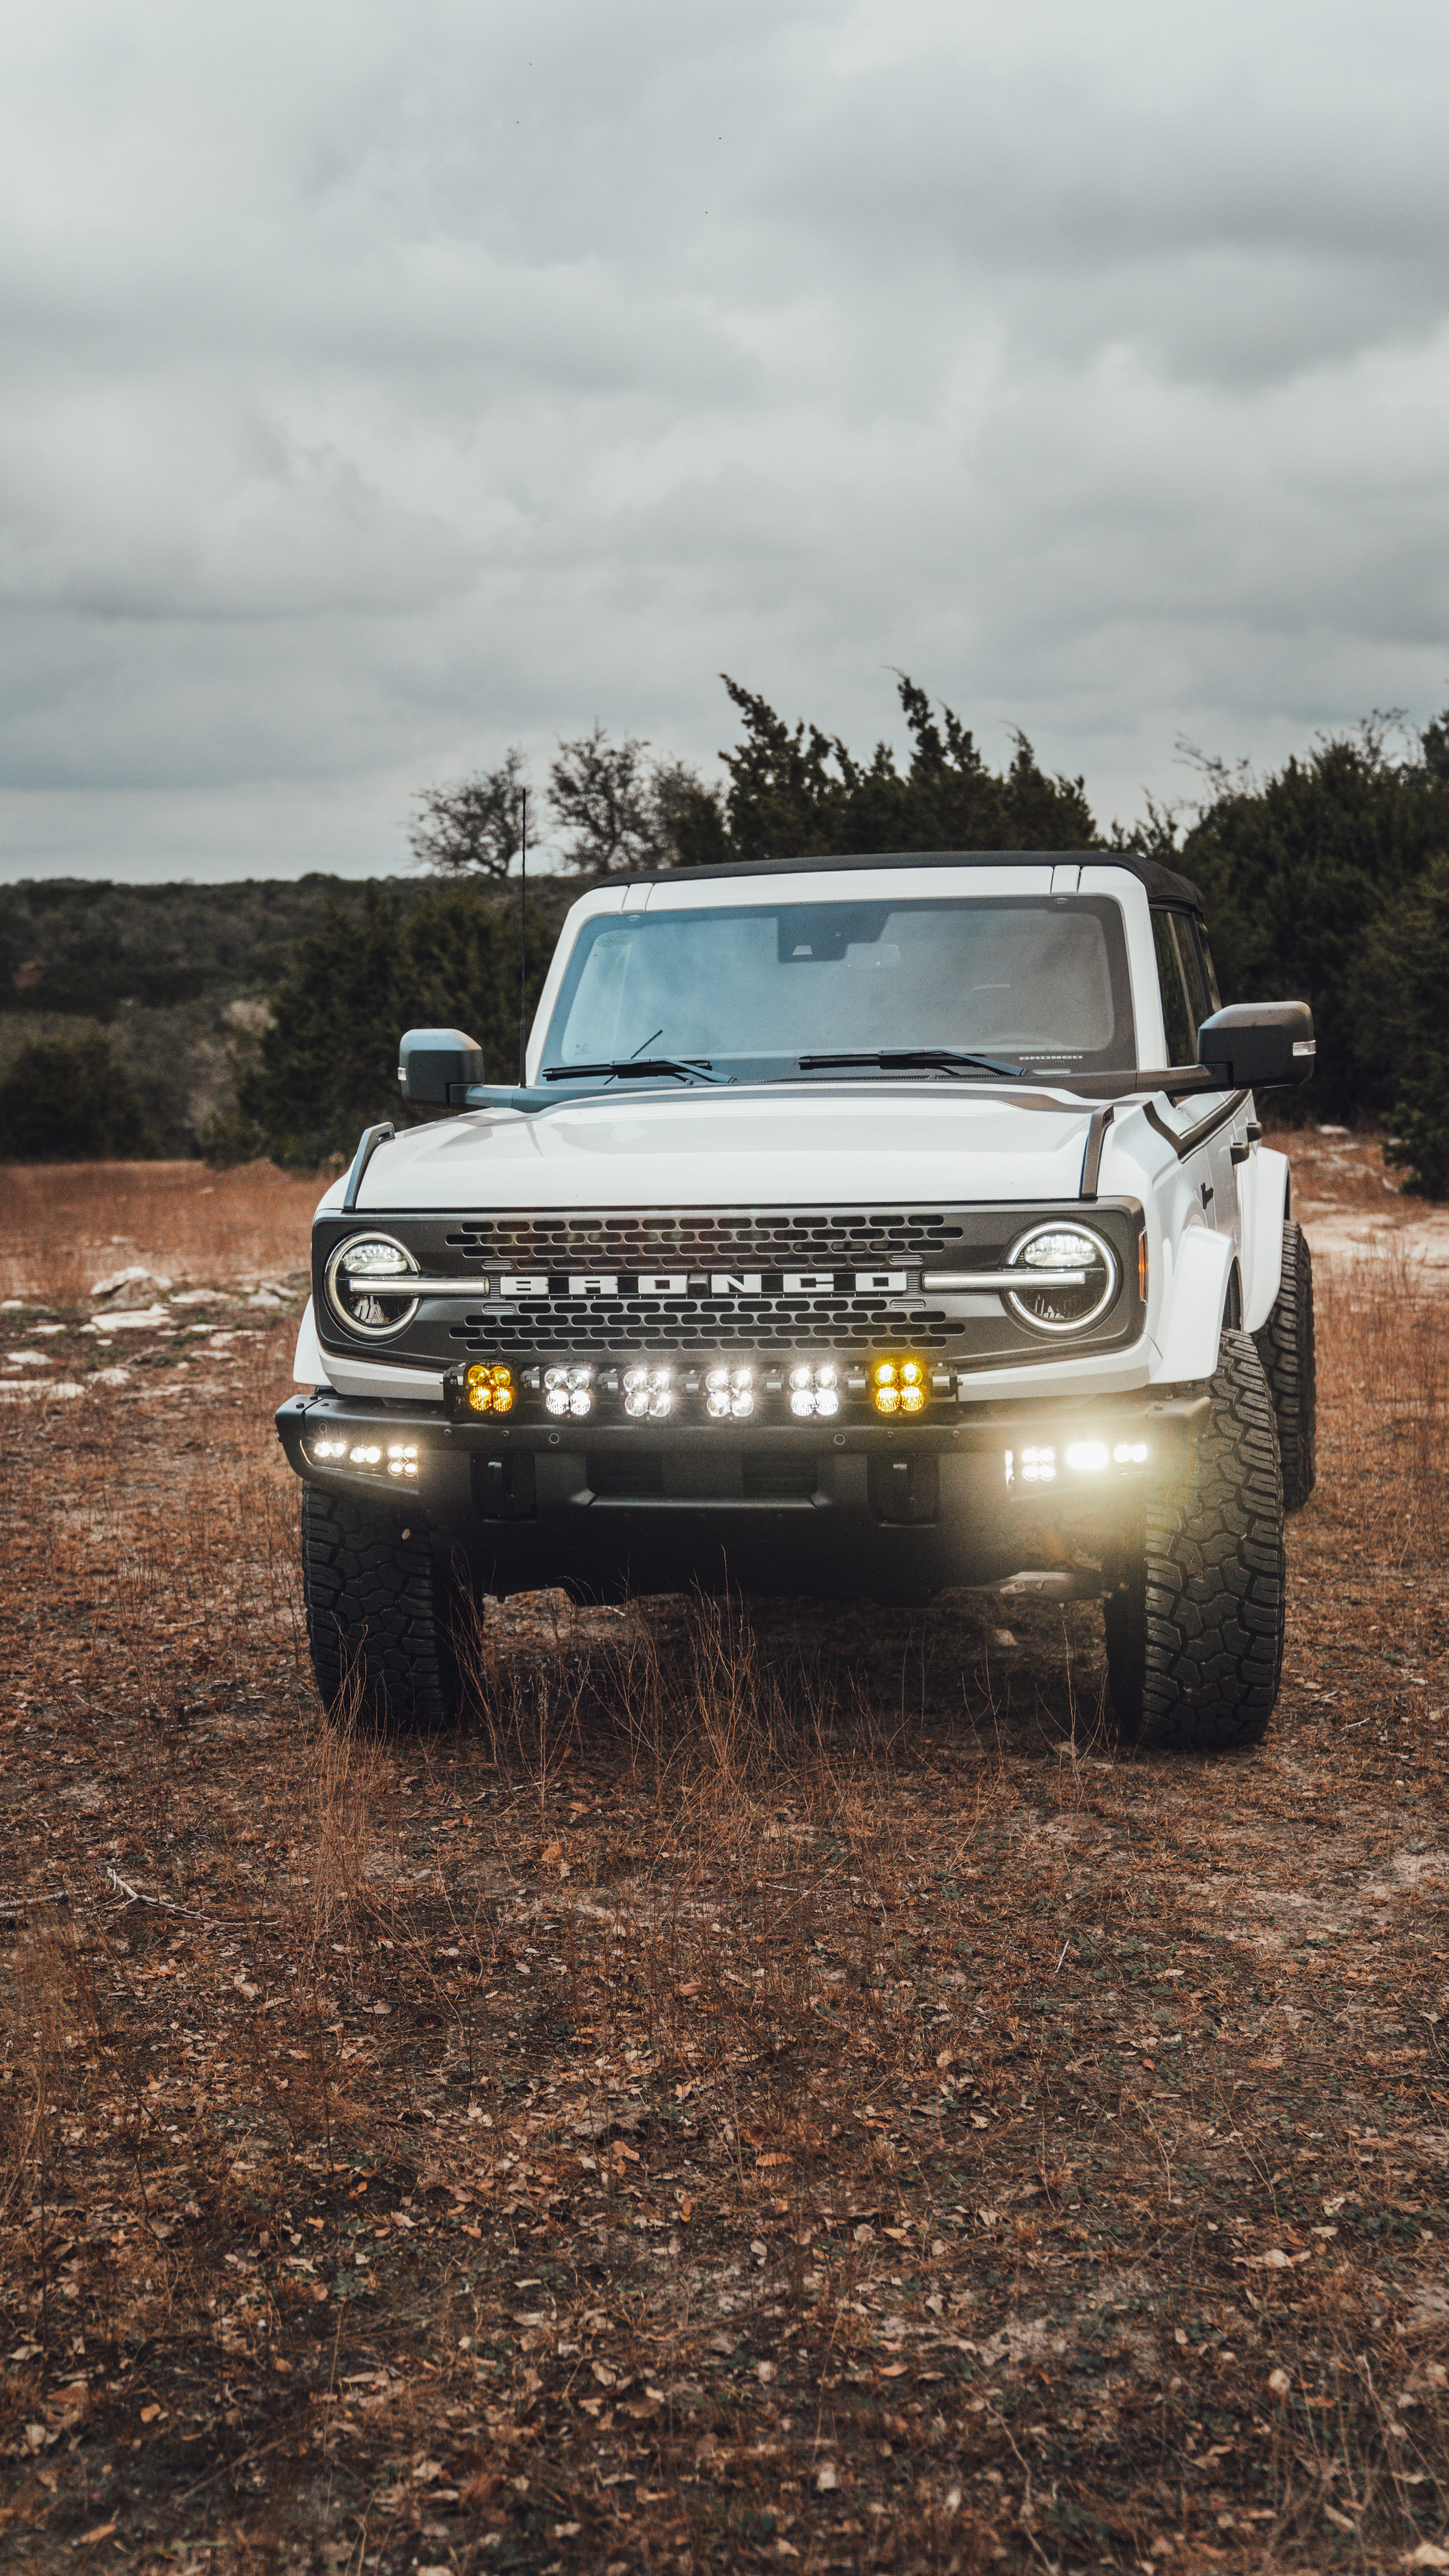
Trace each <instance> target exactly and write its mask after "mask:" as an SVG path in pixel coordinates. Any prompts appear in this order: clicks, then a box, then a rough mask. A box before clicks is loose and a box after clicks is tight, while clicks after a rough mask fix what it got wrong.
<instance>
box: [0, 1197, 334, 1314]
mask: <svg viewBox="0 0 1449 2576" xmlns="http://www.w3.org/2000/svg"><path fill="white" fill-rule="evenodd" d="M322 1187H323V1184H322V1182H321V1181H320V1180H319V1179H318V1178H316V1177H315V1176H313V1175H310V1174H305V1175H304V1174H300V1173H297V1172H281V1171H278V1170H277V1169H276V1167H275V1165H274V1164H271V1163H249V1164H247V1165H245V1166H244V1167H243V1168H242V1169H241V1170H238V1171H232V1172H214V1171H211V1170H209V1169H208V1167H207V1166H206V1164H205V1163H107V1164H105V1165H96V1164H91V1163H55V1164H49V1163H6V1164H0V1296H5V1297H23V1298H26V1299H28V1300H33V1301H34V1302H35V1303H37V1304H43V1305H50V1306H65V1305H78V1304H79V1303H80V1302H81V1301H82V1299H83V1298H85V1297H86V1296H88V1295H89V1292H90V1289H91V1286H92V1284H93V1282H94V1281H95V1280H97V1279H100V1278H104V1277H107V1276H108V1275H109V1274H110V1273H111V1272H112V1271H115V1270H121V1269H124V1268H126V1267H127V1266H128V1265H130V1264H132V1263H137V1264H141V1265H142V1266H144V1267H145V1268H146V1269H148V1270H156V1271H159V1272H160V1273H161V1274H162V1275H163V1276H164V1277H167V1278H172V1279H175V1280H176V1281H177V1283H178V1284H180V1283H181V1282H182V1281H187V1280H190V1281H195V1282H196V1283H197V1284H198V1285H212V1284H218V1285H220V1284H227V1285H231V1284H234V1283H240V1284H242V1285H244V1286H246V1287H253V1286H255V1284H256V1282H257V1280H258V1279H259V1278H263V1277H274V1276H281V1277H285V1276H286V1275H287V1273H288V1272H289V1271H294V1270H297V1269H298V1268H305V1266H306V1263H307V1258H308V1244H309V1238H310V1230H311V1223H312V1211H313V1209H314V1207H315V1206H316V1204H317V1200H318V1198H319V1196H320V1195H321V1190H322Z"/></svg>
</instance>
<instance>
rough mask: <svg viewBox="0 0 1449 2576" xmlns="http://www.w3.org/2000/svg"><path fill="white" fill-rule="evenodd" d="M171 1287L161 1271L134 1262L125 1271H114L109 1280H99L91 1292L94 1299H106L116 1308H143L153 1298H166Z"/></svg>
mask: <svg viewBox="0 0 1449 2576" xmlns="http://www.w3.org/2000/svg"><path fill="white" fill-rule="evenodd" d="M170 1286H171V1282H170V1280H169V1279H167V1278H166V1277H164V1276H163V1274H162V1273H161V1272H160V1271H159V1270H147V1269H146V1268H145V1266H144V1264H142V1263H141V1262H139V1261H133V1262H131V1263H130V1265H129V1267H128V1268H127V1269H125V1270H113V1271H112V1272H111V1274H110V1277H109V1278H108V1279H98V1280H97V1281H96V1283H95V1286H94V1287H93V1288H92V1290H91V1295H92V1296H93V1297H104V1298H106V1299H107V1300H108V1302H109V1303H111V1304H112V1305H116V1306H142V1305H146V1304H148V1303H149V1302H150V1300H151V1299H152V1298H153V1297H164V1296H165V1295H166V1293H167V1291H168V1289H169V1288H170Z"/></svg>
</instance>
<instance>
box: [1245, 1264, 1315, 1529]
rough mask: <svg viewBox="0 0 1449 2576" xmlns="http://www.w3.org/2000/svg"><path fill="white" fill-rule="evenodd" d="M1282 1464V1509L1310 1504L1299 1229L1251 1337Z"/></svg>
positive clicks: (1305, 1294)
mask: <svg viewBox="0 0 1449 2576" xmlns="http://www.w3.org/2000/svg"><path fill="white" fill-rule="evenodd" d="M1253 1339H1254V1341H1255V1343H1256V1344H1257V1348H1258V1357H1259V1359H1260V1360H1261V1361H1262V1363H1263V1375H1264V1377H1265V1378H1266V1379H1267V1381H1268V1393H1269V1394H1270V1395H1271V1397H1272V1399H1273V1412H1274V1415H1275V1417H1276V1419H1277V1424H1278V1449H1279V1454H1280V1456H1281V1458H1282V1461H1283V1508H1284V1510H1285V1511H1289V1512H1296V1511H1298V1510H1299V1509H1300V1507H1301V1506H1302V1505H1303V1504H1304V1503H1306V1502H1307V1500H1308V1497H1309V1495H1310V1494H1311V1493H1312V1491H1313V1487H1314V1483H1315V1481H1316V1478H1317V1475H1318V1362H1317V1354H1316V1352H1315V1348H1314V1336H1313V1259H1312V1255H1311V1254H1310V1252H1309V1249H1308V1241H1307V1237H1306V1236H1305V1234H1304V1232H1303V1228H1302V1226H1301V1225H1294V1224H1293V1223H1292V1221H1291V1219H1290V1220H1289V1222H1288V1223H1287V1224H1286V1225H1285V1226H1284V1228H1283V1275H1282V1279H1281V1281H1280V1283H1279V1288H1278V1294H1277V1297H1276V1298H1275V1300H1274V1302H1273V1308H1272V1312H1271V1313H1270V1315H1269V1317H1268V1320H1267V1322H1266V1324H1264V1325H1263V1327H1262V1329H1261V1331H1259V1332H1256V1333H1255V1334H1254V1335H1253Z"/></svg>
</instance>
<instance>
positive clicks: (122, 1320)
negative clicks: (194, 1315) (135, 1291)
mask: <svg viewBox="0 0 1449 2576" xmlns="http://www.w3.org/2000/svg"><path fill="white" fill-rule="evenodd" d="M91 1320H92V1322H93V1323H97V1324H104V1325H105V1327H106V1329H107V1331H108V1332H111V1333H148V1332H157V1331H161V1332H167V1333H174V1332H175V1330H176V1327H175V1325H174V1324H173V1323H172V1321H171V1317H170V1315H169V1313H168V1312H167V1310H166V1308H165V1307H164V1306H143V1307H141V1308H140V1309H139V1310H131V1311H129V1312H127V1313H125V1314H120V1315H118V1314H116V1313H114V1312H113V1310H112V1309H111V1308H110V1307H107V1309H106V1311H105V1313H104V1314H103V1315H96V1316H93V1317H92V1319H91Z"/></svg>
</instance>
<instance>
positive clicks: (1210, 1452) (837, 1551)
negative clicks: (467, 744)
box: [278, 851, 1314, 1751]
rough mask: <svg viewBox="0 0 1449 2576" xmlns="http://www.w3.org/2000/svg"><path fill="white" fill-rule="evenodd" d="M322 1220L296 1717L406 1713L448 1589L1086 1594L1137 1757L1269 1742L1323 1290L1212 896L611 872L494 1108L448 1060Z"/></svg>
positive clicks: (415, 1706) (1269, 1021)
mask: <svg viewBox="0 0 1449 2576" xmlns="http://www.w3.org/2000/svg"><path fill="white" fill-rule="evenodd" d="M401 1058H402V1060H401V1064H400V1066H399V1079H400V1081H401V1084H402V1088H403V1091H404V1093H405V1095H406V1097H407V1099H408V1100H409V1102H411V1103H417V1104H421V1105H424V1106H427V1107H431V1108H433V1109H435V1110H437V1111H439V1112H441V1113H442V1115H441V1116H439V1117H437V1118H436V1119H434V1120H433V1121H432V1122H430V1123H426V1124H420V1125H417V1126H414V1127H411V1128H409V1129H408V1130H407V1131H406V1132H405V1133H402V1134H395V1133H394V1131H393V1128H392V1127H391V1126H389V1125H380V1126H375V1127H370V1128H369V1129H368V1130H367V1132H366V1134H365V1135H364V1136H363V1138H362V1142H361V1144H360V1145H359V1147H358V1151H357V1155H356V1158H355V1160H354V1162H353V1164H352V1168H351V1170H350V1172H349V1173H348V1174H347V1176H346V1178H345V1179H344V1180H339V1181H337V1182H336V1183H335V1184H334V1185H333V1187H332V1188H330V1189H329V1190H328V1191H327V1193H326V1195H325V1196H324V1198H323V1199H322V1202H321V1204H320V1206H319V1208H318V1210H317V1215H316V1220H315V1224H314V1228H313V1249H312V1298H311V1303H310V1305H309V1307H308V1309H307V1313H306V1315H305V1317H304V1319H303V1324H302V1330H301V1335H300V1339H299V1341H298V1345H297V1357H296V1365H295V1374H296V1377H297V1380H298V1382H299V1383H300V1384H301V1385H302V1386H303V1387H305V1388H306V1389H307V1390H308V1391H307V1392H306V1393H305V1394H303V1395H300V1396H297V1397H294V1398H293V1399H292V1400H291V1401H290V1402H289V1403H287V1404H285V1405H284V1406H283V1407H282V1410H281V1412H280V1414H279V1416H278V1427H279V1430H280V1432H281V1436H282V1440H283V1442H284V1444H285V1448H286V1452H287V1456H288V1458H289V1459H290V1461H291V1463H292V1465H293V1466H294V1467H295V1469H296V1471H297V1473H298V1475H299V1476H300V1477H301V1479H302V1553H303V1566H304V1580H305V1592H306V1608H307V1624H308V1636H309V1639H310V1643H311V1651H312V1658H313V1664H314V1667H315V1670H316V1675H317V1680H318V1684H319V1686H320V1689H321V1692H322V1695H323V1698H324V1701H326V1702H327V1703H328V1704H329V1705H335V1704H336V1703H337V1702H338V1701H339V1699H340V1698H342V1697H343V1696H344V1695H346V1694H348V1693H350V1694H352V1696H353V1698H354V1700H355V1699H357V1698H358V1697H359V1696H360V1697H361V1699H362V1700H363V1701H364V1702H367V1703H370V1704H371V1705H372V1706H373V1707H374V1708H375V1709H376V1710H377V1712H378V1713H379V1714H381V1715H384V1716H388V1715H390V1716H392V1717H393V1718H396V1719H405V1718H414V1719H417V1720H421V1721H433V1722H436V1721H437V1720H439V1719H440V1718H442V1717H443V1716H444V1715H445V1714H446V1712H447V1710H448V1708H449V1706H450V1703H451V1702H452V1701H453V1699H454V1698H455V1696H456V1692H457V1688H458V1683H457V1674H456V1668H455V1663H454V1658H453V1654H452V1648H451V1643H450V1637H451V1631H452V1625H453V1623H452V1620H451V1617H450V1605H451V1604H452V1602H453V1600H454V1597H455V1595H456V1593H457V1590H458V1587H459V1586H464V1585H466V1586H468V1587H471V1589H472V1591H473V1592H474V1594H475V1595H481V1594H482V1593H484V1592H485V1591H486V1592H490V1593H493V1594H496V1595H504V1594H507V1593H510V1592H516V1591H520V1590H527V1589H533V1588H536V1587H539V1586H545V1585H549V1586H562V1587H564V1588H565V1589H566V1590H567V1591H569V1592H570V1593H571V1594H573V1595H574V1596H575V1597H576V1598H579V1599H589V1598H591V1599H610V1598H613V1599H618V1598H620V1597H621V1596H622V1595H623V1594H625V1593H626V1592H630V1591H633V1592H658V1591H662V1590H671V1591H673V1590H678V1589H680V1588H684V1587H687V1586H689V1585H691V1584H701V1585H704V1586H706V1587H719V1586H724V1585H729V1586H732V1587H734V1588H736V1589H737V1590H738V1591H739V1592H741V1593H744V1594H760V1593H776V1594H781V1593H783V1594H807V1593H808V1594H814V1595H817V1596H821V1595H824V1596H835V1597H844V1598H850V1599H858V1598H862V1597H865V1598H872V1599H875V1600H877V1601H884V1602H902V1603H906V1602H924V1601H929V1600H930V1599H931V1598H932V1597H933V1596H934V1595H935V1594H937V1593H939V1592H941V1591H942V1590H944V1589H945V1588H947V1587H949V1586H968V1587H971V1588H974V1589H977V1590H983V1591H995V1592H1006V1593H1020V1592H1022V1591H1025V1590H1035V1591H1038V1592H1042V1593H1046V1594H1049V1595H1053V1596H1057V1597H1061V1598H1071V1599H1082V1598H1099V1599H1101V1600H1102V1601H1103V1603H1104V1605H1105V1618H1106V1642H1107V1666H1108V1678H1109V1685H1110V1696H1111V1706H1112V1710H1113V1713H1114V1719H1115V1724H1116V1726H1117V1729H1118V1731H1119V1733H1120V1734H1121V1736H1122V1737H1123V1738H1125V1739H1129V1740H1132V1741H1137V1742H1143V1743H1151V1744H1156V1745H1172V1746H1180V1747H1185V1748H1195V1749H1198V1750H1202V1751H1211V1750H1216V1749H1218V1748H1221V1747H1226V1746H1230V1745H1242V1744H1249V1743H1252V1742H1254V1741H1256V1740H1257V1738H1258V1737H1259V1736H1261V1734H1262V1732H1263V1730H1264V1728H1265V1727H1266V1725H1267V1723H1268V1719H1269V1716H1270V1714H1271V1711H1272V1708H1273V1703H1274V1700H1275V1698H1276V1695H1277V1691H1278V1681H1279V1671H1280V1666H1281V1661H1282V1650H1283V1616H1284V1558H1283V1515H1284V1510H1285V1508H1287V1509H1292V1508H1293V1507H1294V1505H1296V1504H1298V1503H1301V1502H1302V1501H1303V1500H1304V1498H1305V1497H1306V1495H1307V1494H1308V1492H1309V1490H1310V1488H1311V1486H1312V1483H1313V1476H1314V1359H1313V1306H1312V1280H1311V1274H1310V1269H1309V1260H1308V1252H1307V1247H1306V1245H1305V1243H1304V1240H1303V1236H1302V1234H1301V1232H1300V1231H1299V1229H1298V1227H1297V1226H1296V1225H1295V1224H1293V1222H1292V1220H1291V1216H1290V1211H1289V1198H1288V1166H1287V1162H1286V1160H1285V1158H1284V1156H1283V1155H1282V1154H1278V1153H1274V1152H1272V1151H1270V1150H1269V1149H1268V1148H1267V1147H1265V1146H1264V1144H1263V1142H1262V1131H1261V1128H1260V1126H1259V1124H1258V1121H1257V1119H1256V1117H1255V1115H1254V1093H1255V1091H1262V1090H1265V1089H1270V1088H1280V1087H1284V1086H1287V1085H1292V1084H1296V1083H1299V1082H1303V1081H1305V1080H1306V1079H1307V1078H1308V1075H1309V1073H1310V1072H1311V1070H1312V1064H1313V1031H1312V1021H1311V1018H1310V1015H1309V1012H1308V1010H1307V1008H1306V1007H1305V1005H1304V1004H1302V1003H1301V1002H1278V1003H1271V1004H1253V1005H1240V1006H1238V1007H1235V1008H1231V1007H1230V1008H1228V1009H1226V1010H1225V1009H1223V1008H1222V1007H1221V1006H1220V1002H1219V996H1218V992H1217V987H1216V982H1215V979H1214V974H1213V965H1212V956H1211V952H1210V949H1209V946H1208V940H1207V932H1206V926H1205V923H1204V920H1203V907H1202V900H1201V897H1200V896H1199V894H1198V892H1197V889H1196V888H1195V887H1194V886H1192V885H1190V884H1189V883H1188V882H1187V880H1186V879H1185V878H1183V877H1180V876H1178V875H1175V874H1174V873H1173V872H1172V871H1170V870H1169V869H1167V868H1165V867H1162V866H1160V865H1158V864H1157V863H1156V862H1155V861H1151V860H1147V859H1138V858H1133V857H1130V856H1125V855H1121V854H1118V853H1115V852H1114V853H1112V854H1110V855H1108V854H1103V853H1100V852H1084V853H1082V854H1081V856H1080V857H1063V856H1061V855H1059V854H1056V853H1049V854H1045V855H1040V856H1038V855H1032V854H1030V853H1027V854H1021V853H1015V852H1013V853H1007V854H984V855H983V854H976V853H961V852H953V851H945V852H940V853H933V854H930V855H925V856H922V855H908V856H881V857H872V858H845V859H830V860H781V861H770V862H766V863H763V864H753V865H740V866H737V867H712V868H709V867H707V868H699V869H691V870H689V871H672V872H669V873H660V874H657V875H654V876H640V877H632V878H628V879H622V880H614V881H612V882H610V883H607V884H604V885H601V886H599V887H598V888H596V889H595V890H594V891H593V892H592V893H589V894H586V895H585V896H584V897H583V898H582V900H581V901H579V902H578V903H576V904H575V905H574V906H573V908H572V910H571V911H570V913H569V914H568V917H567V919H566V922H565V924H564V928H563V933H562V936H561V938H560V940H559V945H558V949H557V953H556V954H555V956H554V958H553V961H552V964H551V966H550V969H549V973H548V978H547V981H546V983H545V985H544V989H543V993H542V997H541V999H540V1003H539V1007H538V1012H537V1015H536V1018H535V1021H534V1024H533V1029H532V1033H531V1036H530V1038H529V1042H528V1048H527V1058H526V1070H525V1078H524V1080H523V1081H522V1082H521V1083H520V1085H519V1086H518V1088H517V1089H511V1088H507V1087H504V1086H499V1085H492V1084H488V1083H485V1082H484V1081H483V1079H482V1074H483V1065H482V1058H481V1055H480V1053H479V1050H478V1048H477V1047H476V1045H475V1044H474V1042H473V1041H472V1039H470V1038H469V1037H467V1036H466V1035H464V1034H463V1033H462V1032H461V1031H459V1030H455V1029H420V1030H419V1029H415V1030H413V1031H411V1032H410V1033H409V1034H408V1035H407V1036H406V1037H404V1039H403V1040H402V1046H401Z"/></svg>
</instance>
